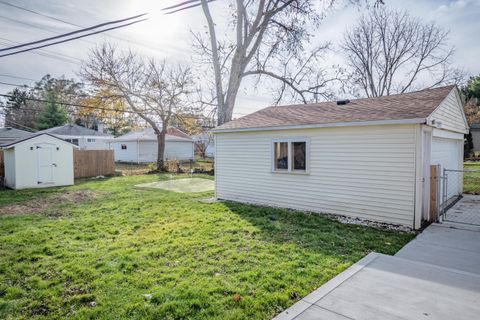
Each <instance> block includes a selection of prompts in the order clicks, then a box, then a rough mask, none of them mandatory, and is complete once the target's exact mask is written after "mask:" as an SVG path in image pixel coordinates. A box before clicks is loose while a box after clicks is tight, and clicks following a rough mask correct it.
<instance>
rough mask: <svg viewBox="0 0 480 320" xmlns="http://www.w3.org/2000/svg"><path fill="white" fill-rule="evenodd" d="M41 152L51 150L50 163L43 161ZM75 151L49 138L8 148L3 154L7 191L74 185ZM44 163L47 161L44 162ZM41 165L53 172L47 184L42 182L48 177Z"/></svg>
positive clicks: (46, 136)
mask: <svg viewBox="0 0 480 320" xmlns="http://www.w3.org/2000/svg"><path fill="white" fill-rule="evenodd" d="M42 148H45V149H47V148H48V150H50V151H51V153H50V154H49V155H50V156H51V157H50V158H49V159H48V158H47V157H45V158H43V157H42V154H41V153H40V152H39V149H42ZM73 148H74V146H73V145H72V144H70V143H67V142H65V141H63V140H60V139H57V138H54V137H51V136H49V135H47V134H41V135H38V136H36V137H33V138H31V139H27V140H24V141H21V142H18V143H17V144H14V145H13V146H10V147H8V149H6V150H4V153H5V164H4V165H5V172H6V181H5V182H6V185H7V187H9V188H12V189H26V188H43V187H54V186H67V185H72V184H73V182H74V177H73ZM43 159H47V161H46V162H42V160H43ZM42 164H43V165H45V164H46V165H47V166H48V167H49V168H51V169H49V171H50V173H51V175H50V177H49V181H48V183H45V181H42V180H43V179H42V178H41V177H44V173H45V171H43V170H42V169H41V167H42ZM42 182H43V183H42Z"/></svg>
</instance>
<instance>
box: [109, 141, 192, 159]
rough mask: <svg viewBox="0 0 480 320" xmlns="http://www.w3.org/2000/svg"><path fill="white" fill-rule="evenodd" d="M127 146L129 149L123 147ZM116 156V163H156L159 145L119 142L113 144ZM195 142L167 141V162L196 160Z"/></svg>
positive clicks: (154, 142)
mask: <svg viewBox="0 0 480 320" xmlns="http://www.w3.org/2000/svg"><path fill="white" fill-rule="evenodd" d="M122 144H123V145H126V146H127V149H122V148H121V146H122ZM111 146H112V149H113V150H114V154H115V161H123V162H156V161H157V150H158V145H157V142H156V141H140V142H138V143H137V141H123V142H122V141H118V142H112V143H111ZM193 151H194V150H193V142H191V141H166V143H165V155H164V158H165V159H166V160H172V159H176V160H190V159H193V158H194V154H193Z"/></svg>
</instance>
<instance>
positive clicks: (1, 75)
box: [0, 73, 38, 81]
mask: <svg viewBox="0 0 480 320" xmlns="http://www.w3.org/2000/svg"><path fill="white" fill-rule="evenodd" d="M0 77H6V78H13V79H20V80H30V81H38V80H37V79H32V78H25V77H19V76H12V75H10V74H3V73H0Z"/></svg>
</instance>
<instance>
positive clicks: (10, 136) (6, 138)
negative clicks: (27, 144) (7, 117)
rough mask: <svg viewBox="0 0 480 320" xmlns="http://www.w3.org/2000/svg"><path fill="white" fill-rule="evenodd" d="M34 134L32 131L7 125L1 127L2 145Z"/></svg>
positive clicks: (0, 143)
mask: <svg viewBox="0 0 480 320" xmlns="http://www.w3.org/2000/svg"><path fill="white" fill-rule="evenodd" d="M30 135H32V133H31V132H28V131H24V130H19V129H15V128H10V127H5V128H0V146H1V145H2V144H7V143H10V142H13V141H15V140H18V139H23V138H26V137H28V136H30Z"/></svg>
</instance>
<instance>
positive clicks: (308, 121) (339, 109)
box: [213, 85, 455, 132]
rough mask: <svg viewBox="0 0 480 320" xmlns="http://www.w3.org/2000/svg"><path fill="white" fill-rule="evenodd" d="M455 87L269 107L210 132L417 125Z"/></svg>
mask: <svg viewBox="0 0 480 320" xmlns="http://www.w3.org/2000/svg"><path fill="white" fill-rule="evenodd" d="M454 88H455V85H451V86H445V87H440V88H434V89H426V90H421V91H416V92H409V93H402V94H395V95H390V96H384V97H374V98H364V99H354V100H351V101H350V102H348V103H346V104H344V105H337V102H336V101H331V102H321V103H312V104H301V105H287V106H272V107H268V108H265V109H262V110H260V111H257V112H254V113H252V114H249V115H247V116H244V117H242V118H239V119H236V120H233V121H230V122H227V123H225V124H223V125H221V126H219V127H217V128H215V129H214V130H213V131H215V132H222V131H236V130H244V129H257V128H258V129H264V128H272V129H273V128H276V127H279V128H283V127H295V126H309V125H312V126H313V125H323V124H325V125H328V124H330V125H335V124H339V123H365V124H368V122H379V121H391V122H392V123H395V121H397V122H400V121H406V120H408V121H410V122H412V123H413V122H415V121H416V122H418V123H421V121H425V119H426V118H427V117H428V116H429V115H430V114H432V113H433V112H434V111H435V109H436V108H437V107H438V106H439V105H440V104H441V102H442V101H443V100H444V99H445V98H446V97H447V95H448V94H449V93H450V92H451V91H452V90H453V89H454Z"/></svg>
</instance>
